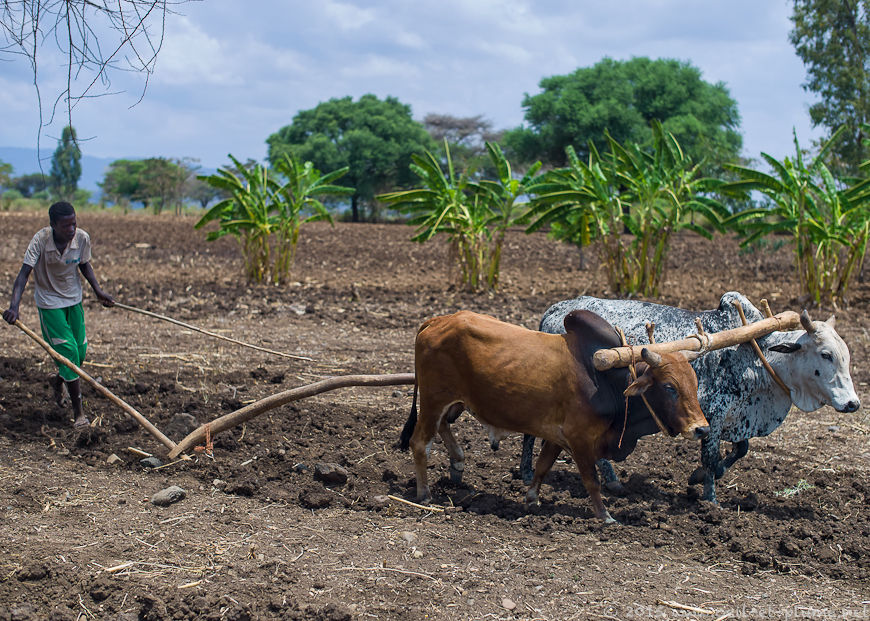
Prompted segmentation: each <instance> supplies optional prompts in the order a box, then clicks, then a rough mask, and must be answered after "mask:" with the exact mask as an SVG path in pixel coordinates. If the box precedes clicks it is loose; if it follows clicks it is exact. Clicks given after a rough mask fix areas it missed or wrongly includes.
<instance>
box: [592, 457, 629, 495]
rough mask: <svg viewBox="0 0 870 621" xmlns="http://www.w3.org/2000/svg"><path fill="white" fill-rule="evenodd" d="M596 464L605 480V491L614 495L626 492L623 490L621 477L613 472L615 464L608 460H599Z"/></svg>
mask: <svg viewBox="0 0 870 621" xmlns="http://www.w3.org/2000/svg"><path fill="white" fill-rule="evenodd" d="M595 464H596V465H597V466H598V472H600V473H601V477H602V478H603V479H604V487H605V489H607V491H609V492H612V493H614V494H622V493H623V492H624V491H625V490H624V489H623V488H622V483H620V481H619V477H617V476H616V471H614V470H613V464H611V463H610V462H609V461H608V460H606V459H599V460H598V461H597V462H595Z"/></svg>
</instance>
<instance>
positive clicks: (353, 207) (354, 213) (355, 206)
mask: <svg viewBox="0 0 870 621" xmlns="http://www.w3.org/2000/svg"><path fill="white" fill-rule="evenodd" d="M350 213H351V217H350V221H351V222H359V197H358V196H357V195H356V194H354V195H353V196H352V197H351V199H350Z"/></svg>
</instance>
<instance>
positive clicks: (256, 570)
mask: <svg viewBox="0 0 870 621" xmlns="http://www.w3.org/2000/svg"><path fill="white" fill-rule="evenodd" d="M45 224H47V217H45V216H42V215H35V214H19V213H3V214H0V230H2V231H3V238H4V241H3V244H2V245H0V274H2V278H0V283H2V289H3V291H5V292H6V293H3V295H4V296H8V292H9V291H10V290H11V287H12V281H13V279H14V277H15V274H16V273H17V271H18V268H19V267H20V264H21V258H22V256H23V254H24V250H25V248H26V245H27V242H28V241H29V239H30V237H31V236H32V235H33V233H34V232H35V231H36V230H37V229H38V228H39V227H41V226H44V225H45ZM192 225H193V220H191V219H188V218H183V217H182V218H179V217H172V216H169V217H163V216H161V217H155V216H146V215H127V216H120V215H111V214H98V213H88V212H85V213H80V214H79V226H80V227H81V228H83V229H85V230H86V231H88V232H89V233H90V234H91V237H92V241H93V246H94V258H93V265H94V267H95V270H96V272H97V276H98V277H99V279H100V280H101V282H102V283H103V285H104V288H105V289H106V290H107V291H109V292H110V293H112V294H113V295H115V296H116V298H117V299H118V301H121V302H124V303H126V304H129V305H132V306H136V307H139V308H144V309H148V310H151V311H155V312H158V313H162V314H165V315H169V316H171V317H173V318H175V319H177V320H180V321H183V322H187V323H190V324H193V325H196V326H199V327H201V328H204V329H207V330H211V331H214V332H218V333H220V334H224V335H226V336H231V337H234V338H237V339H241V340H243V341H247V342H251V343H256V344H259V345H261V346H264V347H267V348H270V349H274V350H279V351H284V352H289V353H293V354H299V355H303V356H307V357H310V358H311V359H312V361H310V362H309V361H302V360H288V359H285V358H280V357H276V356H273V355H269V354H266V353H262V352H257V351H253V350H249V349H244V348H239V347H237V346H235V345H232V344H229V343H225V342H223V341H218V340H215V339H212V338H209V337H207V336H204V335H202V334H199V333H197V332H194V331H191V330H188V329H184V328H181V327H179V326H176V325H173V324H170V323H167V322H163V321H159V320H156V319H152V318H149V317H146V316H143V315H140V314H135V313H131V312H129V311H126V310H122V309H117V308H116V309H105V308H103V307H101V306H100V305H99V304H97V303H96V302H95V301H94V298H93V296H92V295H89V294H90V292H86V302H85V312H86V318H87V322H88V334H89V341H90V345H89V347H90V349H89V354H88V362H87V363H86V364H85V365H84V368H85V370H86V371H88V372H89V373H90V374H91V375H93V376H94V377H96V378H97V379H98V381H99V382H101V383H102V384H103V385H104V386H106V387H107V388H108V389H109V390H111V391H112V392H113V393H114V394H116V395H117V396H119V397H120V398H121V399H123V400H125V401H126V402H128V403H129V404H130V405H132V406H133V407H134V408H136V409H137V410H138V411H139V412H141V413H142V414H143V415H144V416H146V417H147V418H148V419H150V420H151V421H152V422H153V423H154V424H155V425H156V426H157V427H158V428H160V429H161V430H162V431H163V432H164V433H166V434H167V435H168V436H169V437H171V438H172V439H173V440H175V441H178V440H180V439H181V438H182V437H184V436H185V435H186V434H187V433H188V432H189V431H190V430H191V429H192V427H194V426H196V425H199V424H202V423H205V422H208V421H210V420H213V419H214V418H216V417H218V416H221V415H223V414H226V413H228V412H231V411H233V410H236V409H238V408H240V407H242V406H243V405H245V404H248V403H251V402H253V401H255V400H257V399H261V398H263V397H266V396H269V395H272V394H275V393H278V392H281V391H284V390H288V389H290V388H292V387H294V386H300V385H303V384H309V383H312V382H315V381H318V380H320V379H323V378H325V377H330V376H335V375H344V374H355V373H366V374H381V373H409V372H411V371H412V369H413V338H414V334H415V331H416V328H417V327H418V326H419V324H420V323H421V322H422V321H423V320H424V319H426V318H428V317H430V316H433V315H438V314H443V313H449V312H453V311H456V310H459V309H470V310H475V311H478V312H485V313H489V314H492V315H494V316H496V317H498V318H500V319H503V320H505V321H510V322H513V323H517V324H521V325H524V326H526V327H529V328H536V327H537V323H538V320H539V318H540V316H541V314H542V313H543V311H544V310H545V309H546V308H547V307H548V306H549V305H550V304H551V303H553V302H555V301H558V300H562V299H565V298H569V297H573V296H576V295H578V294H581V293H588V294H593V295H600V296H607V295H608V294H609V293H608V291H607V285H606V280H605V278H604V274H603V273H602V272H601V271H600V270H599V269H598V268H596V266H595V261H594V258H593V255H592V253H590V254H589V255H588V256H587V259H588V263H589V264H590V267H588V268H587V269H580V268H579V267H578V255H577V251H576V249H573V248H570V247H567V246H564V245H560V244H559V243H557V242H554V241H552V240H549V239H547V238H546V237H545V236H544V235H543V234H540V235H538V234H536V235H532V236H526V235H524V234H523V233H522V232H520V231H517V232H512V233H511V234H510V235H509V236H508V245H507V247H506V249H505V256H504V264H503V270H502V285H501V288H500V290H499V291H498V292H497V293H493V294H486V293H484V294H476V295H475V294H468V293H464V292H461V291H457V290H456V289H455V288H454V287H452V286H450V284H449V280H448V274H447V267H448V263H447V252H446V247H445V246H444V245H443V244H441V243H429V244H426V245H418V244H415V243H412V242H410V241H408V238H409V237H410V234H411V229H410V228H408V227H406V226H402V225H352V224H337V225H336V226H335V227H334V228H331V227H329V226H328V225H326V224H315V225H309V226H307V227H306V228H304V229H303V233H302V240H301V243H300V247H299V255H298V258H297V263H296V266H295V269H294V273H293V278H294V279H295V280H294V282H292V283H290V284H288V285H287V286H284V287H273V286H268V285H262V286H249V285H247V284H245V283H244V281H243V280H241V277H240V274H241V261H240V258H239V255H238V252H237V247H236V245H235V243H234V242H233V241H232V240H230V239H224V240H220V241H219V242H215V243H207V242H205V241H204V234H203V233H202V232H201V231H195V230H194V229H193V227H192ZM868 277H870V273H868ZM31 286H32V285H31ZM728 290H739V291H741V292H743V293H744V294H746V295H747V296H748V297H749V298H750V299H752V300H754V301H756V302H757V301H758V300H759V299H760V298H762V297H766V298H768V299H769V300H770V303H771V306H772V307H773V310H774V312H779V311H781V310H786V309H792V310H800V308H801V304H800V301H799V300H798V299H797V295H798V292H797V285H796V282H795V278H794V276H793V272H792V268H791V255H790V253H789V249H788V246H787V245H785V244H782V243H780V242H779V241H778V240H773V241H771V242H769V243H767V244H765V245H763V246H758V247H755V248H753V249H752V250H751V251H748V252H746V251H741V250H740V249H739V248H738V246H737V244H736V243H735V242H734V241H733V240H731V239H727V238H722V237H719V238H717V239H716V240H715V241H714V242H708V241H706V240H703V239H700V238H697V237H679V238H678V239H677V240H676V241H675V242H674V244H673V247H672V249H671V254H670V260H669V271H668V273H667V276H666V282H665V284H664V286H663V295H662V297H660V298H659V299H658V300H657V301H661V302H664V303H668V304H675V305H679V306H682V307H687V308H696V309H703V308H713V307H715V306H716V305H717V304H718V300H719V297H720V296H721V294H722V293H723V292H725V291H728ZM7 303H8V297H4V298H3V299H2V304H3V307H4V308H5V307H6V304H7ZM810 310H811V313H812V314H813V315H814V317H815V318H819V319H825V318H827V316H828V314H829V313H830V309H810ZM868 318H870V284H867V283H865V284H857V285H856V288H855V290H854V292H853V294H852V299H851V305H850V307H849V308H848V309H845V310H842V311H839V312H838V313H837V329H838V331H839V332H840V334H841V335H842V336H843V338H844V339H845V340H846V342H847V344H848V345H849V347H850V350H851V353H852V373H853V378H854V381H855V384H856V387H857V389H858V394H859V396H860V398H861V400H862V402H863V403H864V404H865V407H864V408H863V409H861V410H859V411H858V412H857V413H854V414H840V413H838V412H835V411H834V410H832V409H830V408H827V407H826V408H823V409H821V410H818V411H816V412H813V413H803V412H801V411H799V410H796V409H793V410H792V412H791V413H790V414H789V416H788V418H787V419H786V421H785V423H784V424H783V425H782V426H781V427H780V429H778V430H777V431H776V432H774V433H773V434H772V435H770V436H769V437H766V438H759V439H755V440H753V441H752V442H751V446H750V453H749V455H748V456H747V457H746V458H744V459H743V460H741V461H739V462H738V463H737V464H736V465H735V466H734V467H733V468H732V469H731V470H730V471H729V472H727V473H726V474H725V476H724V477H723V478H722V479H721V480H720V481H719V484H718V495H719V500H720V502H721V506H719V507H714V506H711V505H709V504H708V503H705V502H702V501H700V500H699V498H698V495H699V492H700V488H699V487H698V486H690V485H688V483H687V481H688V477H689V474H690V473H691V471H692V470H693V469H694V468H695V467H696V466H697V464H698V458H699V450H698V449H699V447H698V445H697V443H693V442H688V441H686V440H681V439H670V438H665V437H662V436H661V435H656V436H651V437H647V438H644V439H643V440H642V441H641V442H640V443H639V445H638V448H637V450H636V451H635V452H634V453H633V454H632V455H631V456H630V457H629V458H628V459H627V460H626V461H625V462H622V463H621V464H618V465H617V473H618V474H619V476H620V478H621V479H622V481H623V482H624V485H625V493H624V495H622V496H615V495H609V496H607V495H606V496H605V503H606V504H607V506H608V508H609V510H610V512H611V513H612V514H613V516H614V517H615V518H616V519H617V520H618V521H619V522H620V523H621V525H619V526H603V525H602V524H601V523H599V522H598V521H597V520H596V519H595V518H594V517H593V516H592V512H591V509H590V505H589V501H588V498H587V496H586V493H585V491H584V490H583V486H582V484H581V482H580V479H579V476H578V475H577V473H576V470H575V469H574V467H573V464H572V463H570V461H568V460H560V461H559V462H557V464H556V466H555V467H554V469H553V472H552V473H551V474H550V476H549V478H548V479H547V480H546V481H545V484H544V486H543V488H542V500H543V504H542V506H541V507H539V508H536V509H534V510H528V509H527V508H526V507H524V506H523V502H522V501H523V496H524V492H525V487H524V486H523V484H522V482H521V480H520V478H519V471H518V458H519V453H520V438H519V437H518V436H516V437H512V438H509V439H507V440H505V441H503V442H502V445H501V448H500V449H499V450H498V451H496V452H493V451H492V450H491V449H490V447H489V443H488V441H487V439H486V434H485V432H484V431H483V429H482V428H481V426H480V425H479V424H478V423H477V422H475V421H474V420H473V418H471V417H470V416H469V415H467V414H466V415H464V416H463V417H461V418H460V419H459V420H458V421H457V423H456V424H455V425H454V429H455V430H456V432H457V436H458V438H459V440H460V443H461V445H462V446H463V448H464V449H465V451H466V457H467V462H466V470H465V480H464V481H463V483H462V484H461V485H458V486H454V485H451V484H450V482H449V479H448V478H447V456H446V453H445V451H444V450H443V447H442V446H441V445H440V444H437V443H436V444H435V445H433V448H432V455H431V459H430V466H431V470H430V482H432V483H433V493H434V495H435V502H436V504H437V505H439V506H441V507H447V508H448V510H446V511H434V510H421V509H418V508H415V507H413V506H411V505H408V504H405V503H403V502H400V501H398V500H394V499H392V498H389V496H393V497H396V498H399V499H407V500H413V498H414V493H415V490H414V475H413V468H412V462H411V458H410V455H408V454H406V453H402V452H400V451H398V449H397V448H396V442H397V439H398V435H399V431H400V429H401V427H402V425H403V423H404V421H405V418H406V417H407V415H408V412H409V408H410V404H411V387H410V386H399V387H378V388H375V387H369V388H347V389H341V390H336V391H332V392H327V393H323V394H321V395H318V396H316V397H312V398H309V399H305V400H302V401H296V402H294V403H291V404H288V405H285V406H283V407H281V408H278V409H275V410H272V411H270V412H269V413H267V414H264V415H263V416H261V417H258V418H256V419H254V420H252V421H249V422H248V423H246V424H245V425H244V426H241V427H237V428H234V429H231V430H229V431H226V432H224V433H222V434H219V435H217V436H216V437H215V438H214V439H213V440H214V450H213V456H211V457H210V456H208V455H207V454H206V453H194V454H193V459H191V460H188V461H178V462H172V461H170V460H167V459H166V449H165V447H163V446H162V445H161V444H160V443H159V442H158V441H157V440H155V439H154V438H153V437H152V436H151V435H149V434H148V433H147V432H145V431H144V430H143V429H142V428H140V427H139V425H138V424H136V423H135V422H134V421H132V419H130V418H129V417H128V416H127V415H126V414H124V413H123V412H122V411H121V410H120V409H119V408H118V407H117V406H116V405H115V404H113V403H111V402H110V401H109V400H107V399H105V398H102V397H100V396H98V395H97V393H96V392H95V391H94V390H93V389H92V388H91V387H89V386H85V387H84V390H83V391H84V394H85V407H86V410H87V412H88V414H89V415H90V416H91V418H92V419H93V420H94V421H95V426H94V427H93V428H91V429H88V430H87V431H85V432H83V433H79V432H76V431H74V430H73V428H72V424H71V418H70V412H69V411H63V410H61V409H59V408H58V407H57V406H55V405H54V403H53V401H52V399H51V394H50V393H51V391H50V388H49V386H48V382H47V379H48V377H49V375H50V373H52V372H53V363H51V362H50V361H49V359H48V357H47V356H46V355H45V353H44V352H43V350H41V349H40V348H39V346H38V345H36V344H35V343H34V342H33V341H31V340H30V339H29V338H28V337H26V336H25V335H24V334H23V333H22V332H21V331H19V330H17V329H16V328H14V327H12V326H8V325H6V324H5V323H3V324H2V325H0V343H2V345H3V347H2V350H0V621H6V620H11V619H15V620H29V619H124V620H128V619H130V620H132V619H233V620H244V619H324V620H326V619H328V620H340V619H366V618H381V619H424V618H433V619H482V618H492V619H647V618H667V619H672V618H693V619H711V620H714V619H718V620H722V619H726V618H732V619H764V618H767V619H790V618H814V619H819V618H825V619H827V618H832V619H833V618H870V512H868V500H870V444H868V437H870V436H868V434H870V416H868V409H867V407H866V404H867V403H870V394H868V392H870V391H868V388H867V383H868V381H870V371H868V360H870V358H868V352H870V335H868V332H867V329H866V326H867V325H868ZM22 321H23V322H24V323H25V324H26V325H28V326H30V327H32V328H37V326H38V320H37V316H36V313H35V309H34V307H33V303H32V292H31V290H30V288H28V291H27V292H26V293H25V300H24V303H23V304H22ZM131 447H132V448H134V449H137V451H141V452H146V453H151V454H153V455H154V456H155V457H158V458H161V459H162V461H163V464H164V465H163V466H162V467H159V468H147V467H145V466H143V465H142V464H141V463H140V459H142V456H141V455H140V454H139V453H138V452H134V451H131V450H130V448H131ZM724 448H726V447H723V449H724ZM323 464H333V465H337V466H340V468H341V469H343V470H344V471H346V477H347V479H346V481H343V478H342V477H339V479H338V480H337V481H335V482H328V481H323V480H321V478H322V477H319V476H316V474H317V472H318V468H322V465H323ZM333 467H334V466H333ZM339 472H341V471H340V470H339ZM171 485H177V486H180V487H181V488H183V489H184V490H185V492H186V497H185V498H184V499H182V500H181V501H179V502H176V503H174V504H172V505H170V506H166V507H158V506H156V505H154V504H152V502H151V498H152V495H153V494H155V493H156V492H158V491H160V490H163V489H164V488H167V487H169V486H171Z"/></svg>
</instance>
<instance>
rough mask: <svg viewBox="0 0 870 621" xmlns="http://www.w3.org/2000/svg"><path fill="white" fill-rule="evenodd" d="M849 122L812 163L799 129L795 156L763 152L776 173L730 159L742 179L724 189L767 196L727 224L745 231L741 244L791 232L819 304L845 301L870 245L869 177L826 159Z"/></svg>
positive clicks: (800, 269)
mask: <svg viewBox="0 0 870 621" xmlns="http://www.w3.org/2000/svg"><path fill="white" fill-rule="evenodd" d="M843 131H844V128H842V127H841V128H840V129H838V130H837V131H836V132H835V133H834V134H833V135H832V136H831V138H830V139H829V140H828V141H827V142H826V143H825V144H824V145H823V146H822V148H821V149H820V150H819V153H818V154H817V155H816V156H815V157H814V158H812V160H810V161H809V162H808V163H807V162H805V160H804V155H803V152H802V150H801V147H800V143H799V142H798V139H797V134H796V133H795V134H794V145H795V156H794V158H788V157H786V158H784V159H783V160H782V161H779V160H777V159H775V158H774V157H772V156H770V155H768V154H767V153H762V154H761V156H762V158H763V159H764V160H765V161H766V162H767V164H768V166H769V167H770V169H771V171H772V172H771V173H766V172H762V171H759V170H755V169H752V168H748V167H745V166H736V165H729V166H727V168H729V169H730V170H732V171H734V172H735V173H737V175H738V176H739V177H740V179H739V180H738V181H735V182H732V183H728V184H724V185H723V186H722V187H721V189H722V191H723V192H730V193H733V194H737V195H740V194H742V195H745V194H747V193H748V192H752V191H755V192H758V193H760V194H762V195H763V196H764V197H765V198H766V199H767V204H766V205H765V206H763V207H760V208H755V209H748V210H746V211H741V212H738V213H736V214H734V215H733V216H731V217H730V218H729V219H728V220H726V222H725V225H726V226H728V227H731V228H733V229H734V230H737V231H738V233H739V234H740V235H741V237H742V240H741V246H746V245H748V244H751V243H753V242H754V241H756V240H758V239H760V238H761V237H765V236H767V235H771V234H786V235H788V236H790V237H791V238H792V242H793V250H794V256H795V268H796V271H797V273H798V279H799V282H800V289H801V293H802V294H803V295H805V296H806V297H807V298H808V299H811V300H813V301H814V302H815V303H816V304H821V303H822V302H825V303H830V304H831V305H832V306H833V307H834V308H837V307H838V306H839V304H841V303H844V302H846V296H847V291H848V287H849V283H850V281H851V279H852V276H853V274H854V272H855V270H856V269H859V268H860V266H861V264H862V263H863V260H864V255H865V254H866V250H867V241H868V232H870V210H868V203H870V179H867V178H864V179H853V180H850V183H849V184H846V183H844V182H842V181H838V180H836V179H835V178H834V177H833V175H832V174H831V172H830V170H829V169H828V167H827V166H826V164H825V159H826V158H827V156H828V155H829V154H830V152H831V149H832V148H833V145H834V144H835V143H836V141H837V139H838V138H839V137H840V135H841V134H842V132H843Z"/></svg>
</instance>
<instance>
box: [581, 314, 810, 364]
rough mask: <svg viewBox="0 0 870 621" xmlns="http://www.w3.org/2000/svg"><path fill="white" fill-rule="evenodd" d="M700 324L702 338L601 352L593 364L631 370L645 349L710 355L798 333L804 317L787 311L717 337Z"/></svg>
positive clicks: (613, 348) (597, 354)
mask: <svg viewBox="0 0 870 621" xmlns="http://www.w3.org/2000/svg"><path fill="white" fill-rule="evenodd" d="M697 323H698V334H693V335H692V336H689V337H686V338H684V339H682V340H679V341H670V342H668V343H651V344H649V345H643V346H638V345H635V346H633V347H612V348H609V349H599V350H598V351H596V352H595V354H594V355H593V359H592V363H593V364H594V365H595V368H596V369H598V370H599V371H606V370H608V369H614V368H617V367H627V366H628V365H630V364H631V362H632V357H633V358H634V360H635V361H637V359H638V355H639V354H640V348H641V347H645V348H646V349H649V350H650V351H654V352H656V353H665V352H675V351H681V350H686V351H697V352H707V351H713V350H714V349H722V348H723V347H731V346H732V345H740V344H741V343H746V342H749V341H752V340H755V339H757V338H759V337H762V336H765V335H767V334H770V333H771V332H776V331H787V330H796V329H798V328H799V327H800V326H801V320H800V315H798V314H797V313H796V312H794V311H785V312H782V313H779V314H777V315H772V316H768V317H766V318H764V319H762V320H760V321H756V322H755V323H750V324H747V325H744V326H740V327H738V328H732V329H731V330H723V331H722V332H714V333H713V334H706V333H704V332H703V331H702V330H701V328H700V322H697Z"/></svg>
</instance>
